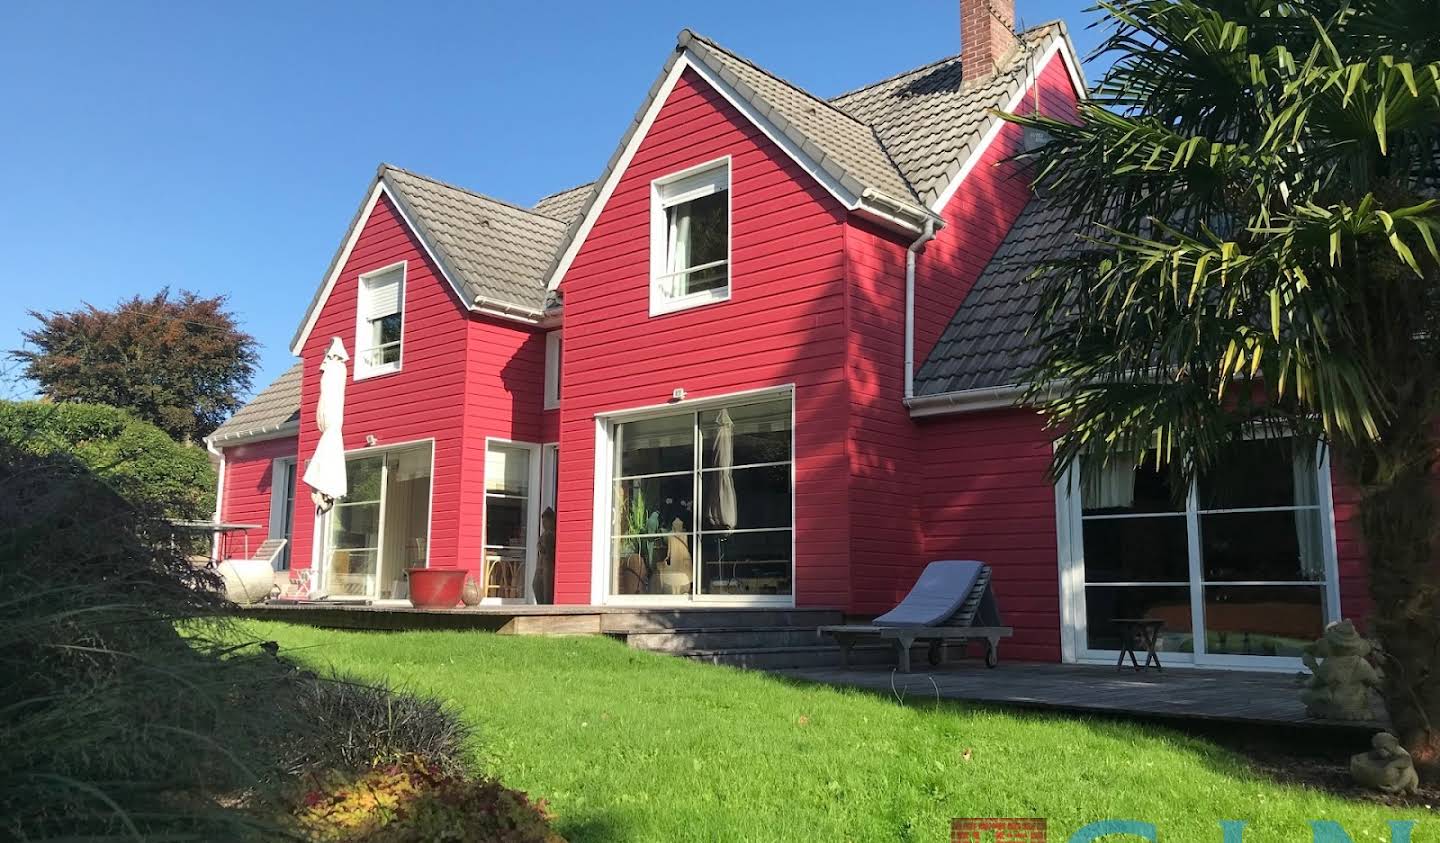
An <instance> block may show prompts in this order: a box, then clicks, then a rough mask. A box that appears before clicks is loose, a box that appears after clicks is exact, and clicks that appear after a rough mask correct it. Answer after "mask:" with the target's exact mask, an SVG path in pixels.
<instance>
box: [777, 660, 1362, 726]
mask: <svg viewBox="0 0 1440 843" xmlns="http://www.w3.org/2000/svg"><path fill="white" fill-rule="evenodd" d="M772 672H773V673H775V674H776V675H779V676H784V677H787V678H791V679H798V680H802V681H807V682H819V683H823V684H828V685H840V686H846V687H853V688H862V689H865V690H870V691H877V692H882V693H886V694H890V693H896V694H900V695H902V696H904V697H905V698H907V699H914V698H917V697H934V696H935V695H936V694H937V692H938V694H939V696H940V697H941V698H942V699H948V700H957V701H967V702H980V703H995V704H1001V705H1014V706H1023V707H1027V708H1038V709H1050V710H1060V711H1074V712H1088V713H1095V714H1107V715H1125V716H1138V717H1161V718H1186V719H1201V720H1212V721H1223V722H1235V723H1256V724H1276V725H1290V726H1314V727H1321V728H1340V729H1357V730H1374V729H1378V728H1381V724H1380V722H1378V721H1379V718H1378V717H1377V718H1376V719H1375V720H1372V721H1366V722H1358V723H1341V722H1335V721H1325V720H1317V719H1315V718H1312V717H1309V716H1308V715H1307V714H1306V713H1305V707H1304V705H1303V704H1302V703H1301V702H1300V693H1299V688H1298V687H1297V686H1296V682H1295V678H1294V675H1293V674H1289V673H1245V672H1238V671H1220V670H1201V669H1189V668H1169V669H1166V670H1165V671H1163V672H1160V673H1156V672H1144V673H1134V672H1129V671H1127V672H1120V671H1116V670H1115V669H1114V668H1111V667H1099V666H1092V665H1061V664H1015V663H1010V664H1002V665H1000V667H998V668H995V669H994V670H989V669H986V668H984V667H983V666H978V665H976V664H974V663H973V662H962V663H958V664H951V665H945V666H944V667H941V668H939V669H937V670H934V671H932V672H929V673H926V672H924V671H923V670H922V669H920V668H918V667H917V668H916V670H915V672H913V673H909V674H903V673H898V672H895V671H892V670H891V669H889V668H873V667H856V668H849V669H845V668H829V667H827V668H795V669H786V670H775V671H772Z"/></svg>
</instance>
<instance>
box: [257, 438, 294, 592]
mask: <svg viewBox="0 0 1440 843" xmlns="http://www.w3.org/2000/svg"><path fill="white" fill-rule="evenodd" d="M291 467H293V468H294V469H295V476H294V477H293V478H291V479H292V480H294V481H296V482H297V483H298V482H299V480H300V460H299V458H298V457H277V458H275V459H273V460H271V461H270V523H269V526H268V527H267V529H266V532H265V537H266V538H268V539H278V538H282V537H283V538H285V540H286V541H285V549H284V550H283V551H282V553H284V554H285V567H284V568H282V569H281V570H289V569H290V568H291V567H292V563H293V560H292V559H291V558H290V545H291V544H292V543H293V542H294V533H295V513H294V509H295V506H294V505H295V503H296V501H298V500H299V498H298V497H297V498H296V499H295V500H292V501H291V502H290V503H291V510H292V511H291V513H290V533H291V535H289V536H286V535H285V514H286V513H285V501H286V498H288V497H290V496H291V495H293V494H295V493H296V492H295V485H294V484H293V483H292V484H291V485H290V487H289V488H288V489H286V488H282V487H281V483H282V481H283V480H284V478H285V476H286V475H287V474H288V473H289V472H288V470H287V469H289V468H291Z"/></svg>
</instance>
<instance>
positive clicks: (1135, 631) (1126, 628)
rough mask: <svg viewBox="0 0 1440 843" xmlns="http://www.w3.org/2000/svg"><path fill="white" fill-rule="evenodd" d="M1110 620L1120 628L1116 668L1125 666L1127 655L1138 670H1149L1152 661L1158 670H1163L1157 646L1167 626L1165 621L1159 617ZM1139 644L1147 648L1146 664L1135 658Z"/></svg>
mask: <svg viewBox="0 0 1440 843" xmlns="http://www.w3.org/2000/svg"><path fill="white" fill-rule="evenodd" d="M1110 622H1111V623H1113V624H1115V626H1117V627H1119V629H1120V658H1119V659H1116V661H1115V669H1116V670H1123V669H1124V668H1125V657H1126V656H1127V655H1128V656H1129V657H1130V664H1132V665H1134V667H1135V669H1136V670H1148V669H1149V668H1150V665H1151V664H1152V663H1153V664H1154V665H1155V669H1156V670H1163V668H1161V667H1160V654H1159V653H1157V652H1156V648H1157V646H1158V644H1159V641H1160V630H1161V629H1164V627H1165V622H1164V621H1162V620H1160V619H1158V618H1111V619H1110ZM1137 646H1143V647H1144V648H1145V664H1144V666H1141V664H1140V662H1139V661H1138V660H1136V658H1135V649H1136V647H1137Z"/></svg>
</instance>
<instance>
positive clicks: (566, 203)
mask: <svg viewBox="0 0 1440 843" xmlns="http://www.w3.org/2000/svg"><path fill="white" fill-rule="evenodd" d="M594 189H595V182H593V181H591V182H586V183H584V184H581V185H576V186H575V187H572V188H570V189H569V190H562V191H560V192H559V193H552V194H550V195H549V196H546V197H544V198H542V199H541V200H540V201H538V202H536V203H535V205H534V207H533V208H531V210H533V211H534V212H535V213H537V214H544V215H545V216H547V217H550V218H551V219H557V220H560V221H561V222H563V223H567V224H568V223H569V222H570V221H571V220H573V219H575V218H576V217H578V216H580V214H581V213H582V212H583V211H584V210H585V203H586V202H587V201H588V200H589V199H590V191H592V190H594ZM547 268H548V267H547Z"/></svg>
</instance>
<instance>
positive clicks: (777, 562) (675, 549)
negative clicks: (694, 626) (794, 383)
mask: <svg viewBox="0 0 1440 843" xmlns="http://www.w3.org/2000/svg"><path fill="white" fill-rule="evenodd" d="M792 434H793V431H792V422H791V400H790V398H789V397H788V396H786V397H780V398H752V399H750V400H748V401H747V400H741V399H737V400H734V401H727V402H718V401H717V402H714V403H712V404H709V405H708V406H706V407H704V408H701V409H697V410H689V411H685V412H673V411H672V412H668V413H662V414H656V415H653V416H649V417H642V418H635V419H632V420H627V421H624V422H621V423H618V424H614V425H612V426H611V429H610V436H611V447H612V450H613V459H612V464H611V472H610V483H609V484H608V485H609V501H608V506H609V516H610V517H609V526H610V541H609V547H608V556H609V560H608V561H609V584H608V589H609V595H610V596H611V597H617V598H621V599H623V600H626V601H640V602H656V603H674V602H677V601H697V602H703V601H707V600H708V601H714V602H762V603H763V602H776V603H778V602H782V601H783V602H787V603H788V602H789V601H790V599H791V596H792V594H793V548H794V538H793V535H794V531H793V517H794V516H793V504H792V501H793V491H792V481H791V477H792V472H793V469H792V465H793V444H792V439H793V435H792Z"/></svg>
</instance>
